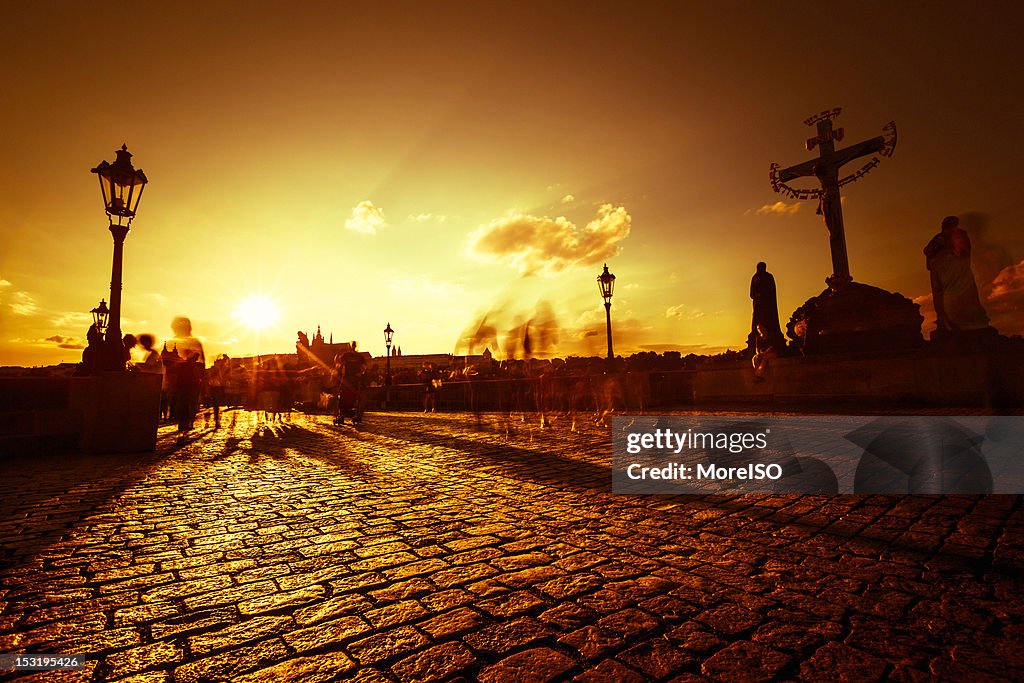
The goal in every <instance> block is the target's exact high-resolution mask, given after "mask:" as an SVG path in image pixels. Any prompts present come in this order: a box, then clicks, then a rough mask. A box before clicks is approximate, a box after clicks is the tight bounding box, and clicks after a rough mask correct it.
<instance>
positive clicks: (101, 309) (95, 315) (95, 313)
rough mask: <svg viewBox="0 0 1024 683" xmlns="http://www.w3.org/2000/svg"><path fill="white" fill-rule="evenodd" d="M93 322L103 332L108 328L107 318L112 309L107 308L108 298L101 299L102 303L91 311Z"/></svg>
mask: <svg viewBox="0 0 1024 683" xmlns="http://www.w3.org/2000/svg"><path fill="white" fill-rule="evenodd" d="M90 313H92V322H93V324H94V325H96V329H97V330H98V331H99V333H100V334H103V333H104V332H105V331H106V329H107V320H108V319H109V318H110V309H109V308H107V300H106V299H100V305H99V306H97V307H96V308H94V309H92V310H91V311H90Z"/></svg>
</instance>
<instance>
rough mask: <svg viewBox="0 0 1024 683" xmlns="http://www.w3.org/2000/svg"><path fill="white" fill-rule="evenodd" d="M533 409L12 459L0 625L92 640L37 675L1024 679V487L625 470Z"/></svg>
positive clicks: (51, 647)
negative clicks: (909, 488) (653, 475)
mask: <svg viewBox="0 0 1024 683" xmlns="http://www.w3.org/2000/svg"><path fill="white" fill-rule="evenodd" d="M530 419H531V421H530V422H521V421H513V422H503V421H501V420H499V419H498V418H497V417H496V416H493V415H492V416H486V417H485V418H484V420H483V421H482V423H477V422H476V421H475V420H474V419H473V417H472V416H467V415H442V414H438V415H411V414H404V415H403V414H390V415H382V414H377V415H370V416H369V417H368V419H367V423H366V425H365V428H364V429H362V430H360V431H355V430H353V429H352V428H350V427H335V426H333V425H331V424H329V420H328V418H326V417H322V416H317V417H299V416H293V418H292V420H291V421H290V422H284V423H278V424H273V425H268V424H266V423H261V422H258V421H257V420H256V417H255V415H253V414H249V413H244V412H232V413H229V415H228V417H227V421H228V424H227V425H226V427H225V428H224V429H221V430H217V431H212V430H208V429H205V430H201V431H200V432H199V433H198V434H197V435H195V437H194V438H193V439H192V440H191V441H189V442H187V443H183V444H178V443H176V442H175V438H174V435H173V434H172V433H171V432H169V431H166V429H165V430H164V431H163V432H162V433H161V445H160V449H159V451H158V453H157V454H155V455H148V456H141V457H140V456H131V457H128V456H105V457H96V456H89V457H82V456H65V457H61V458H56V457H42V458H34V459H25V460H24V461H7V462H6V463H4V465H3V466H4V477H3V478H2V480H0V493H2V502H0V511H2V514H0V561H2V562H3V567H4V569H3V570H2V571H0V651H3V652H12V651H16V652H26V651H27V652H60V653H79V654H85V655H88V658H89V659H90V662H89V664H88V666H87V668H86V669H85V670H82V671H78V672H67V673H60V674H55V673H40V674H34V675H28V676H26V677H25V678H23V679H21V680H26V681H28V680H40V681H64V680H72V681H77V680H83V681H99V680H104V681H105V680H125V681H128V680H130V681H147V682H148V681H174V682H175V683H191V682H193V681H206V680H233V681H240V682H249V681H291V680H295V681H299V680H302V681H329V680H355V681H395V680H398V681H414V680H428V679H437V680H442V679H450V680H455V679H460V678H461V679H469V680H480V681H544V680H581V681H634V680H635V681H641V680H649V679H656V680H677V681H687V680H700V679H705V678H706V679H712V680H759V679H766V680H770V679H778V680H792V679H805V680H836V679H848V680H875V679H880V678H886V677H889V678H892V679H895V680H925V679H934V678H936V677H938V678H947V679H952V680H970V681H979V680H1000V679H1013V678H1016V679H1018V680H1020V679H1022V678H1024V644H1022V643H1024V600H1022V597H1021V593H1022V591H1021V579H1020V577H1021V574H1020V570H1021V567H1022V566H1024V553H1022V548H1024V543H1022V541H1024V513H1022V512H1021V499H1020V498H1019V497H1016V496H988V497H974V498H966V497H937V496H933V497H912V498H911V497H903V498H899V497H879V496H875V497H854V496H840V497H832V498H825V497H820V498H816V497H797V496H788V497H779V496H775V497H768V496H743V497H732V498H728V497H719V498H695V497H676V498H668V497H626V496H615V495H612V494H611V492H610V479H611V477H610V470H609V463H610V454H609V445H608V444H609V435H608V433H607V430H604V429H599V428H597V427H595V426H593V425H585V426H582V427H581V429H580V431H578V432H572V431H570V430H569V425H568V423H566V422H558V421H556V422H555V424H554V425H553V426H551V427H549V428H547V429H543V430H542V429H540V428H539V425H538V424H535V422H536V418H533V417H531V418H530ZM6 676H7V678H10V677H11V676H12V674H10V673H8V674H6ZM3 677H4V675H3V674H0V679H2V678H3Z"/></svg>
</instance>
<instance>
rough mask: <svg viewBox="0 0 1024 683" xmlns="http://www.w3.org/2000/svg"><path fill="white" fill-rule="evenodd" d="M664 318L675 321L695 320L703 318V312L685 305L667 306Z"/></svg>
mask: <svg viewBox="0 0 1024 683" xmlns="http://www.w3.org/2000/svg"><path fill="white" fill-rule="evenodd" d="M665 317H666V318H675V319H677V320H697V319H698V318H703V317H704V311H702V310H700V309H699V308H693V307H691V306H687V305H686V304H679V305H678V306H669V307H668V309H667V310H666V311H665Z"/></svg>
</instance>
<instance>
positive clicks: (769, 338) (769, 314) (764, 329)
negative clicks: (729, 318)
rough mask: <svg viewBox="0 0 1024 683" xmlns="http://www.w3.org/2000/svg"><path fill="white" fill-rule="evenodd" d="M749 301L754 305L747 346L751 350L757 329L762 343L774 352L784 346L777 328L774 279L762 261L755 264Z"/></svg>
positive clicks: (779, 329)
mask: <svg viewBox="0 0 1024 683" xmlns="http://www.w3.org/2000/svg"><path fill="white" fill-rule="evenodd" d="M750 299H751V300H752V301H753V304H754V314H753V316H752V319H751V321H750V336H749V337H748V338H747V342H748V344H749V345H750V346H751V347H752V348H753V347H754V346H755V342H756V339H757V337H758V336H759V333H758V328H760V330H761V333H762V335H763V336H764V337H765V339H764V342H767V344H768V345H770V346H772V347H774V348H775V349H776V351H778V350H780V349H782V348H784V347H785V346H786V338H785V337H783V336H782V329H781V327H780V326H779V302H778V299H777V297H776V293H775V278H774V277H773V276H772V274H771V273H769V272H768V266H767V265H765V263H764V261H761V262H760V263H758V264H757V272H756V273H754V277H752V278H751V279H750Z"/></svg>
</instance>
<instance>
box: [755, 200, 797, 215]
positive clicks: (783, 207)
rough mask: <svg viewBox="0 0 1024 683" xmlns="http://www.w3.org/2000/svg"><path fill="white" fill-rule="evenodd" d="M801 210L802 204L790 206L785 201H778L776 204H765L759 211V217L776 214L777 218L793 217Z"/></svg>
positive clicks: (794, 203) (795, 203)
mask: <svg viewBox="0 0 1024 683" xmlns="http://www.w3.org/2000/svg"><path fill="white" fill-rule="evenodd" d="M799 210H800V202H793V203H792V204H788V203H786V202H784V201H777V202H775V203H774V204H765V205H764V206H762V207H761V208H760V209H758V210H757V212H756V213H757V215H759V216H760V215H762V214H775V215H777V216H792V215H793V214H795V213H796V212H797V211H799Z"/></svg>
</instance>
